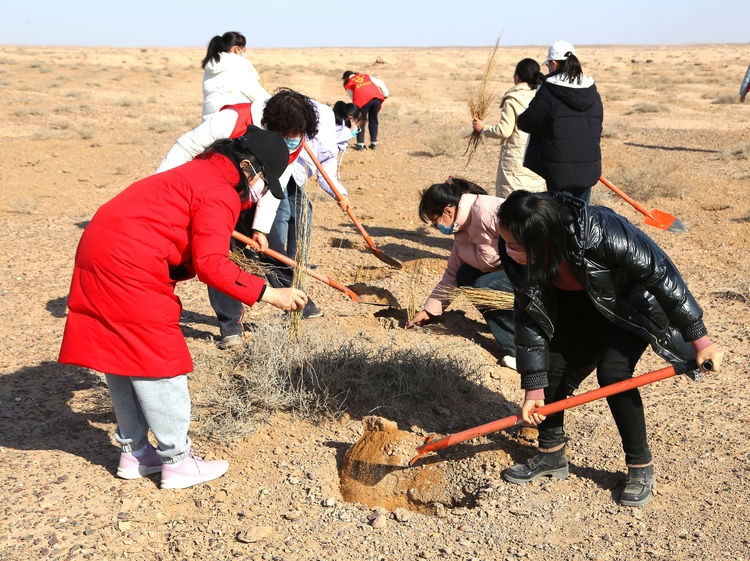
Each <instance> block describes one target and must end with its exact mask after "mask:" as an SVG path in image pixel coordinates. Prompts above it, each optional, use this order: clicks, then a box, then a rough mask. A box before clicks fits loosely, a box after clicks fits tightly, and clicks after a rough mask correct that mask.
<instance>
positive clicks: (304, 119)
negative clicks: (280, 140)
mask: <svg viewBox="0 0 750 561" xmlns="http://www.w3.org/2000/svg"><path fill="white" fill-rule="evenodd" d="M260 122H261V124H262V125H263V128H264V129H266V130H269V131H273V132H277V133H279V134H280V135H281V136H284V137H290V136H297V135H305V136H307V138H313V137H314V136H315V135H317V134H318V111H317V109H315V104H314V103H313V100H312V99H310V98H309V97H307V96H306V95H302V94H301V93H299V92H296V91H294V90H291V89H289V88H279V89H278V90H276V93H275V94H273V96H272V97H271V98H270V99H269V100H268V101H266V106H265V108H264V109H263V118H262V119H261V121H260Z"/></svg>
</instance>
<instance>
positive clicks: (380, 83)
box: [370, 76, 388, 97]
mask: <svg viewBox="0 0 750 561" xmlns="http://www.w3.org/2000/svg"><path fill="white" fill-rule="evenodd" d="M370 80H372V83H373V84H375V85H376V86H377V87H378V89H379V90H380V91H381V92H382V93H383V97H388V88H387V87H386V85H385V82H383V80H378V79H377V78H373V77H372V76H370Z"/></svg>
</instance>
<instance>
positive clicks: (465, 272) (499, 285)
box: [456, 263, 516, 357]
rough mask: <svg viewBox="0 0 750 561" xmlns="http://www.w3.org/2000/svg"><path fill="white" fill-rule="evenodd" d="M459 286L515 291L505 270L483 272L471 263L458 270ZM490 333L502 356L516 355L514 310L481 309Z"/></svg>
mask: <svg viewBox="0 0 750 561" xmlns="http://www.w3.org/2000/svg"><path fill="white" fill-rule="evenodd" d="M456 284H458V286H472V287H474V288H483V289H489V290H501V291H503V292H510V293H513V286H512V285H511V283H510V280H508V275H506V274H505V271H503V270H500V271H494V272H492V273H483V272H482V271H480V270H479V269H475V268H474V267H472V266H471V265H467V264H466V263H464V264H463V265H461V266H460V267H459V268H458V271H456ZM480 311H481V312H482V317H483V318H484V321H486V322H487V327H489V328H490V333H492V336H493V337H494V338H495V340H496V341H497V342H498V344H499V345H500V349H501V352H502V354H501V357H503V356H516V345H515V343H514V342H513V334H514V332H515V331H514V325H513V310H480Z"/></svg>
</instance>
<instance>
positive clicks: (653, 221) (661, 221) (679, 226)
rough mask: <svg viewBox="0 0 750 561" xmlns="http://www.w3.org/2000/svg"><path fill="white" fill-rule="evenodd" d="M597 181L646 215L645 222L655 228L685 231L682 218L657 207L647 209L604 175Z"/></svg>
mask: <svg viewBox="0 0 750 561" xmlns="http://www.w3.org/2000/svg"><path fill="white" fill-rule="evenodd" d="M599 181H601V182H602V183H604V184H605V185H606V186H607V187H609V188H610V189H612V190H613V191H614V192H615V193H617V194H618V195H619V196H620V197H622V198H623V199H625V201H626V202H628V203H630V204H631V205H633V207H635V209H636V210H637V211H638V212H640V213H641V214H643V215H644V216H645V217H646V224H648V225H649V226H655V227H656V228H661V229H662V230H666V231H667V232H676V233H679V234H681V233H682V232H684V231H685V225H684V224H683V223H682V220H680V219H679V218H677V217H675V216H672V215H671V214H668V213H666V212H663V211H661V210H657V209H652V210H651V211H649V210H647V209H646V208H645V207H644V206H643V205H640V204H638V203H637V202H635V201H634V200H633V199H631V198H630V197H628V196H627V195H626V194H625V193H624V192H623V191H622V190H621V189H619V188H618V187H615V186H614V185H613V184H612V183H610V182H609V180H607V178H606V177H604V176H601V177H600V178H599Z"/></svg>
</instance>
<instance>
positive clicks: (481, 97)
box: [464, 33, 503, 165]
mask: <svg viewBox="0 0 750 561" xmlns="http://www.w3.org/2000/svg"><path fill="white" fill-rule="evenodd" d="M502 36H503V34H502V33H501V34H500V37H498V38H497V41H495V46H494V48H493V49H492V50H491V51H490V54H489V56H488V57H487V64H486V66H485V68H484V73H483V74H482V80H481V81H480V82H479V85H477V86H476V87H475V88H474V89H471V90H469V100H468V105H469V114H470V115H471V117H472V119H479V120H480V121H483V120H484V119H485V118H486V117H487V115H488V114H489V112H490V108H491V107H492V103H493V102H494V100H495V88H494V87H493V86H490V79H491V78H492V75H493V74H494V73H495V64H496V63H497V52H498V50H499V47H500V38H501V37H502ZM481 142H482V134H481V133H478V132H477V131H472V132H471V136H470V137H469V143H468V144H467V145H466V151H465V152H464V156H466V155H467V154H468V158H467V160H466V165H469V162H471V159H472V158H473V157H474V154H475V153H476V151H477V148H478V147H479V144H480V143H481Z"/></svg>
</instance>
